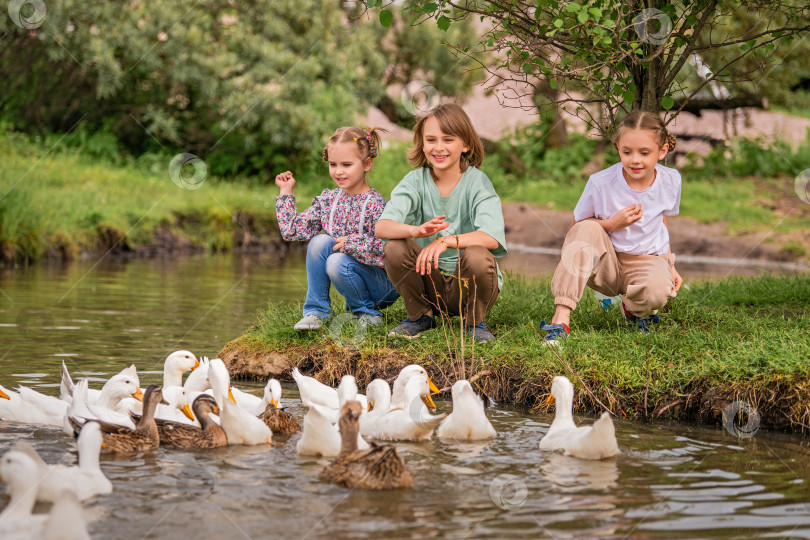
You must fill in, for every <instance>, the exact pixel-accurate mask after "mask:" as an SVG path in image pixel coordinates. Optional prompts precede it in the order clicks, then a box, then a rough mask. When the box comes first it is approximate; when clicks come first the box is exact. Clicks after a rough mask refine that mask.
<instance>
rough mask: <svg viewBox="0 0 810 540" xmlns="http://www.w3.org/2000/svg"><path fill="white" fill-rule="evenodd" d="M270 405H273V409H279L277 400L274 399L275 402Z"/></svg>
mask: <svg viewBox="0 0 810 540" xmlns="http://www.w3.org/2000/svg"><path fill="white" fill-rule="evenodd" d="M270 405H272V406H273V407H275V408H276V409H278V400H277V399H274V400H272V401H270Z"/></svg>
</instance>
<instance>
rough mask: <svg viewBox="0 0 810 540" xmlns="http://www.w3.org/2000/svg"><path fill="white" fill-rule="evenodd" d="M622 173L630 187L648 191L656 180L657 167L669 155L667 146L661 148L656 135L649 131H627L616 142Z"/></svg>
mask: <svg viewBox="0 0 810 540" xmlns="http://www.w3.org/2000/svg"><path fill="white" fill-rule="evenodd" d="M616 148H617V149H618V150H619V158H620V159H621V161H622V172H623V173H624V179H625V180H626V181H627V183H628V185H630V187H632V188H634V189H646V188H647V187H649V186H650V185H651V184H652V183H653V180H655V165H656V164H657V163H658V160H660V159H664V156H666V155H667V145H666V144H665V145H664V146H659V145H658V138H657V137H656V133H655V132H654V131H651V130H649V129H626V130H624V131H622V132H621V136H620V137H619V140H618V141H617V142H616Z"/></svg>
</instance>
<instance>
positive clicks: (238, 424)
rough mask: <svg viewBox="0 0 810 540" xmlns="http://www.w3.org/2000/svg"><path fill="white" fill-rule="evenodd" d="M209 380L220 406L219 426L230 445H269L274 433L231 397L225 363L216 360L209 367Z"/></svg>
mask: <svg viewBox="0 0 810 540" xmlns="http://www.w3.org/2000/svg"><path fill="white" fill-rule="evenodd" d="M208 379H209V380H210V381H211V388H212V390H213V391H214V399H215V400H216V401H217V405H219V411H220V414H219V424H220V425H221V426H222V429H224V430H225V434H226V435H227V436H228V444H264V443H269V442H270V440H271V437H272V436H273V432H272V431H270V428H269V427H267V425H266V424H265V423H264V422H262V421H261V420H260V419H259V418H257V417H256V416H253V415H252V414H250V413H249V412H248V411H245V410H243V409H240V408H239V407H238V406H237V405H236V403H235V401H234V400H233V398H232V396H231V398H230V400H229V397H228V396H229V395H230V375H229V374H228V369H227V368H226V367H225V363H224V362H222V360H220V359H219V358H214V359H213V360H211V363H210V365H209V367H208Z"/></svg>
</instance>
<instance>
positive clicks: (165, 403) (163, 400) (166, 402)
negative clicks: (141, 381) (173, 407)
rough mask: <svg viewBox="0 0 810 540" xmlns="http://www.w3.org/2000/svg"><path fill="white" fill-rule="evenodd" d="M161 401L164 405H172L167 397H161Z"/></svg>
mask: <svg viewBox="0 0 810 540" xmlns="http://www.w3.org/2000/svg"><path fill="white" fill-rule="evenodd" d="M160 403H161V404H162V405H170V403H169V402H168V401H166V398H161V400H160Z"/></svg>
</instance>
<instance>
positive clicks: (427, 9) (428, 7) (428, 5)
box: [422, 2, 439, 13]
mask: <svg viewBox="0 0 810 540" xmlns="http://www.w3.org/2000/svg"><path fill="white" fill-rule="evenodd" d="M438 7H439V6H437V5H436V4H434V3H433V2H428V3H426V4H425V5H424V6H423V7H422V11H424V12H425V13H433V12H434V11H436V10H437V9H438Z"/></svg>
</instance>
